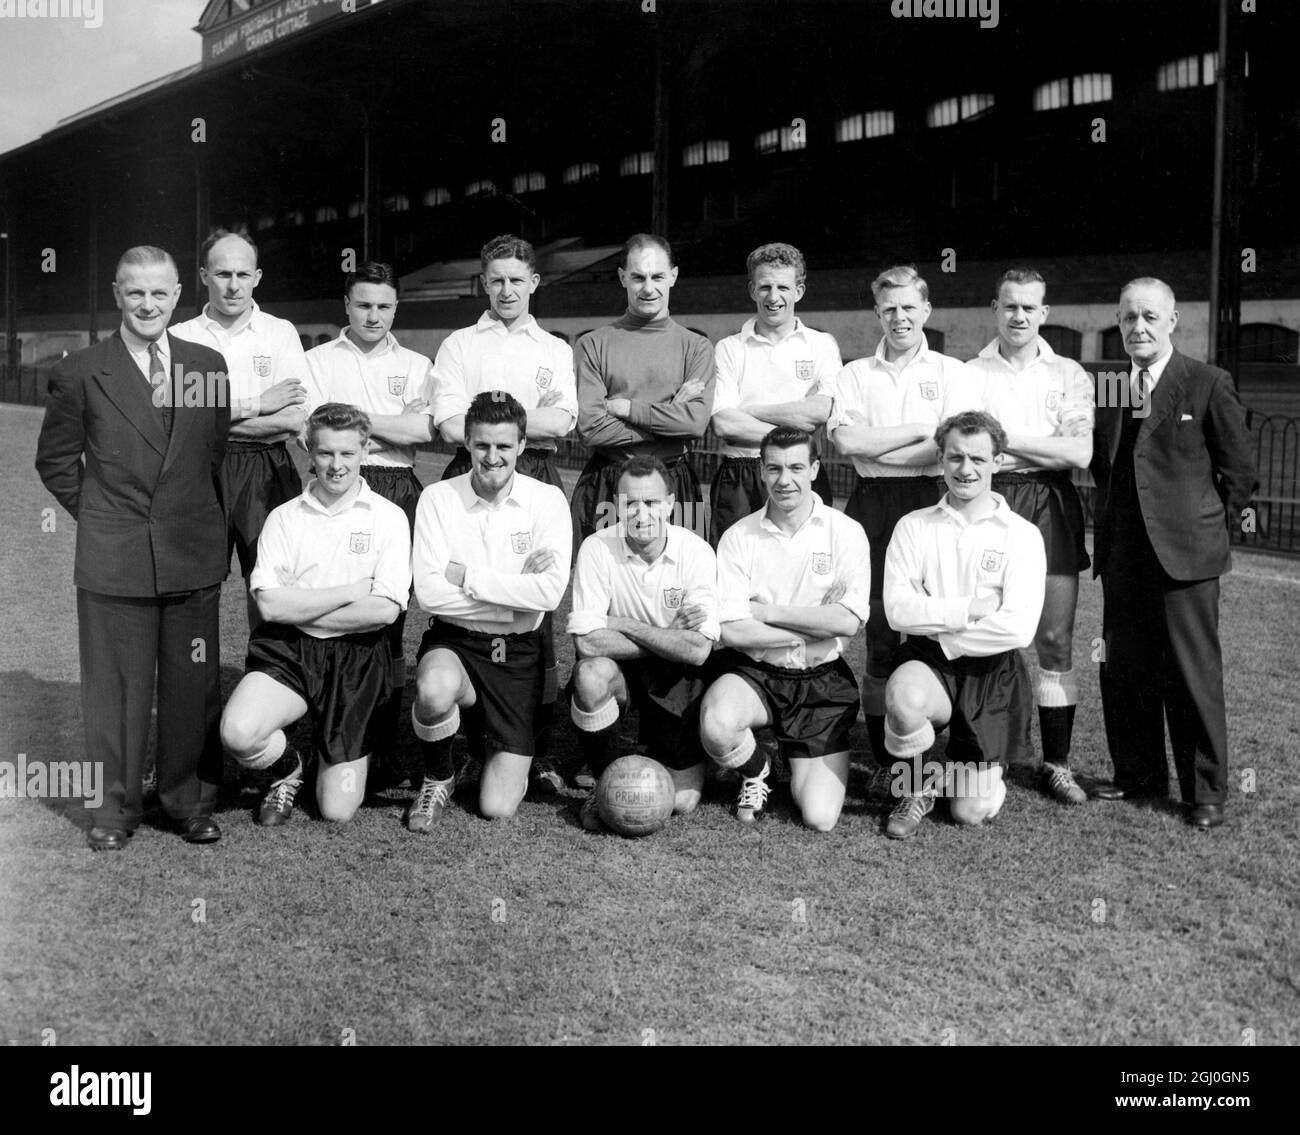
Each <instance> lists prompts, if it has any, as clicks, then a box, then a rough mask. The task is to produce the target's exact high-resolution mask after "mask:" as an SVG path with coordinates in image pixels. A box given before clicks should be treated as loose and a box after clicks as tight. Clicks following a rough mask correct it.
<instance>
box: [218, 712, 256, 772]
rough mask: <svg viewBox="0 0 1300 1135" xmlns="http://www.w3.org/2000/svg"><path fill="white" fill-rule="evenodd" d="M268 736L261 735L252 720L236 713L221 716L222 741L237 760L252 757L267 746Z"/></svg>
mask: <svg viewBox="0 0 1300 1135" xmlns="http://www.w3.org/2000/svg"><path fill="white" fill-rule="evenodd" d="M265 741H266V738H264V737H259V736H258V735H257V732H256V731H255V730H254V729H253V727H252V722H251V721H249V720H247V719H245V718H240V717H239V716H237V715H236V714H232V713H224V714H222V716H221V743H222V745H224V746H225V748H226V751H227V752H228V753H230V755H231V756H232V757H234V758H235V760H237V761H238V760H242V759H243V758H244V757H251V756H252V755H253V754H254V753H257V752H260V751H261V750H262V749H263V748H264V747H265Z"/></svg>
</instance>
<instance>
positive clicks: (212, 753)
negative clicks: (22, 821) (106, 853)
mask: <svg viewBox="0 0 1300 1135" xmlns="http://www.w3.org/2000/svg"><path fill="white" fill-rule="evenodd" d="M220 600H221V587H220V585H219V584H217V585H214V586H212V587H204V588H200V589H199V590H197V591H187V592H181V593H178V594H175V595H161V596H156V597H143V598H136V597H128V596H121V595H101V594H98V593H97V592H93V591H87V590H85V589H84V588H78V589H77V630H78V638H79V641H80V646H81V707H82V717H83V720H84V721H85V727H86V752H87V756H88V758H89V759H90V760H92V761H101V762H103V767H104V771H103V783H104V800H103V803H102V804H101V806H100V807H99V808H98V809H97V810H95V811H94V812H93V813H92V816H93V821H94V823H95V824H96V825H98V826H99V827H114V828H123V829H125V830H127V831H134V830H135V828H136V827H138V826H139V823H140V819H141V816H142V814H143V805H142V801H141V784H140V782H141V778H142V776H143V773H144V760H145V753H146V751H147V749H148V744H149V719H150V710H151V709H152V706H153V695H154V684H155V676H156V679H157V689H158V759H157V771H158V799H159V802H160V803H161V804H162V807H163V810H164V811H165V812H166V813H167V814H168V815H169V816H171V817H172V818H173V819H176V820H183V819H187V818H189V817H191V816H209V815H211V814H212V810H213V807H214V806H215V804H216V799H217V790H218V788H219V787H220V784H221V768H222V754H221V738H220V734H219V732H218V725H219V722H220V719H221V637H220V631H219V627H218V616H219V613H220Z"/></svg>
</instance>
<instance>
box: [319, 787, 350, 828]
mask: <svg viewBox="0 0 1300 1135" xmlns="http://www.w3.org/2000/svg"><path fill="white" fill-rule="evenodd" d="M316 804H317V807H318V808H319V809H320V818H321V819H322V820H326V821H328V822H329V823H331V824H346V823H347V822H348V821H349V820H350V819H352V817H353V816H355V815H356V814H357V809H358V808H359V807H361V797H360V794H357V796H356V799H349V798H347V797H345V796H343V795H341V794H340V795H335V794H334V793H328V794H326V795H324V796H322V797H320V798H319V799H318V800H317V801H316Z"/></svg>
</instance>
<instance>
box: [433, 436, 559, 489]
mask: <svg viewBox="0 0 1300 1135" xmlns="http://www.w3.org/2000/svg"><path fill="white" fill-rule="evenodd" d="M469 470H470V460H469V451H468V450H467V449H466V448H465V447H464V446H463V445H461V446H457V447H456V452H455V453H453V454H452V455H451V460H450V461H449V462H448V463H447V468H445V469H444V470H443V471H442V477H441V478H440V479H441V480H443V481H446V480H448V479H449V478H451V477H459V476H460V475H461V474H462V473H468V472H469ZM515 472H517V473H522V474H523V475H524V476H525V477H532V478H533V479H534V480H537V481H542V482H544V483H545V484H548V485H554V486H555V487H556V488H557V489H559V490H560V492H564V482H563V481H562V480H561V479H560V467H559V465H558V464H557V463H556V459H555V450H553V449H540V448H538V447H536V446H529V447H528V448H527V449H525V450H524V451H523V453H521V454H520V455H519V462H518V464H516V465H515Z"/></svg>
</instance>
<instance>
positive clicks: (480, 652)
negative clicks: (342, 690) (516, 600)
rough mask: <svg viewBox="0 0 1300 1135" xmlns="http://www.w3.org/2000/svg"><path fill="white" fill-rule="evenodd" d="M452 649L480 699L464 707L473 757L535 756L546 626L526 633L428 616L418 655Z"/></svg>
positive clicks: (543, 672) (542, 684)
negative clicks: (490, 629)
mask: <svg viewBox="0 0 1300 1135" xmlns="http://www.w3.org/2000/svg"><path fill="white" fill-rule="evenodd" d="M431 650H450V651H452V653H454V654H455V655H456V657H457V658H459V659H460V663H461V665H462V666H464V667H465V673H466V674H468V675H469V680H470V682H471V683H473V686H474V692H475V694H476V695H477V696H478V700H477V701H476V702H475V703H474V705H473V706H472V707H471V708H470V709H467V710H462V711H461V716H462V724H463V726H464V730H465V739H466V741H467V742H468V744H469V752H470V755H471V756H472V757H475V758H477V759H479V760H482V759H484V758H485V757H488V756H491V755H492V754H493V753H519V754H520V755H521V756H526V757H531V756H532V755H533V753H534V746H535V743H536V734H537V727H536V724H535V723H534V720H533V718H534V715H535V714H536V713H537V708H538V706H539V705H541V702H542V691H543V686H544V683H545V679H546V671H545V661H546V652H545V643H544V641H543V636H542V632H541V630H540V629H539V630H535V631H529V632H528V633H527V634H480V633H479V632H478V631H470V630H466V629H465V628H464V627H458V626H456V625H455V624H454V623H449V622H446V621H445V620H443V619H439V618H436V617H435V618H432V619H430V620H429V629H428V630H427V631H425V632H424V637H423V638H421V639H420V650H419V652H418V654H417V655H416V657H417V659H418V658H423V657H424V656H425V655H426V654H428V653H429V651H431Z"/></svg>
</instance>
